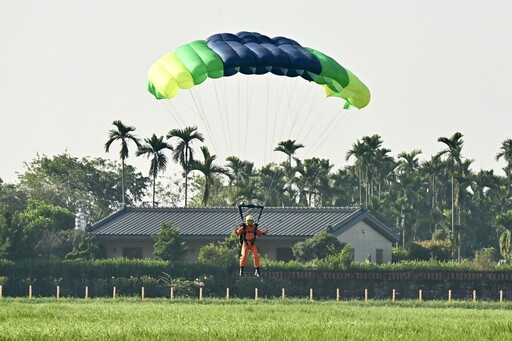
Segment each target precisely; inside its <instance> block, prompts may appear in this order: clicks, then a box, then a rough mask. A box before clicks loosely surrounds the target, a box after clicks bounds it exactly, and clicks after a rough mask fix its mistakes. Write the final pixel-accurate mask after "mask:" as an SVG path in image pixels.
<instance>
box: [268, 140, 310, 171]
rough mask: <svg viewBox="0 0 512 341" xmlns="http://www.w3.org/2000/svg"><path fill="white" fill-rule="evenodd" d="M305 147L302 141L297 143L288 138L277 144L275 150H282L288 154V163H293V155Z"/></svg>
mask: <svg viewBox="0 0 512 341" xmlns="http://www.w3.org/2000/svg"><path fill="white" fill-rule="evenodd" d="M299 148H304V145H303V144H301V143H297V144H296V143H295V140H287V141H281V142H279V143H278V144H277V147H276V148H275V149H274V151H275V152H282V153H285V154H286V155H288V165H290V166H291V165H292V156H293V154H295V152H296V151H297V149H299Z"/></svg>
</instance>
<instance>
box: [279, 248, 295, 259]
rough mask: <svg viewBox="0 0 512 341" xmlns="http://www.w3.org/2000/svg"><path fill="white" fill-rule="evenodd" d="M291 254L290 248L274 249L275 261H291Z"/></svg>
mask: <svg viewBox="0 0 512 341" xmlns="http://www.w3.org/2000/svg"><path fill="white" fill-rule="evenodd" d="M293 259H294V257H293V252H292V249H291V248H290V247H278V248H277V249H276V260H282V261H285V262H288V261H291V260H293Z"/></svg>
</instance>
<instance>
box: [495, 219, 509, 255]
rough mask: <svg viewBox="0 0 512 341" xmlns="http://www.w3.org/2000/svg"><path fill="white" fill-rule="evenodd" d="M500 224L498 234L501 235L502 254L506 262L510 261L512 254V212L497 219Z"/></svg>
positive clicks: (500, 246)
mask: <svg viewBox="0 0 512 341" xmlns="http://www.w3.org/2000/svg"><path fill="white" fill-rule="evenodd" d="M496 222H497V223H498V230H497V232H498V233H501V235H500V240H499V248H500V254H501V255H502V256H503V259H504V260H505V262H508V261H509V258H510V255H511V254H512V210H510V211H507V212H506V213H504V214H500V215H499V216H498V217H497V218H496Z"/></svg>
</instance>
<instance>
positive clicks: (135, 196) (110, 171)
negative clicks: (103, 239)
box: [10, 153, 149, 222]
mask: <svg viewBox="0 0 512 341" xmlns="http://www.w3.org/2000/svg"><path fill="white" fill-rule="evenodd" d="M25 166H26V167H27V169H28V170H27V171H26V172H25V173H23V174H21V175H20V184H19V186H18V187H17V193H18V194H13V195H14V197H13V198H12V201H11V204H10V205H18V204H17V203H18V202H19V198H18V199H16V198H17V197H19V196H21V194H20V193H22V196H26V197H30V198H31V199H34V200H41V201H44V202H45V203H47V204H51V205H54V206H60V207H64V208H66V209H68V210H69V211H71V212H74V213H76V212H79V211H82V212H87V213H88V214H89V218H90V221H92V222H94V221H97V220H99V219H102V218H104V217H106V216H107V215H109V214H110V213H112V211H114V210H115V209H117V208H118V207H119V204H120V202H121V193H120V191H119V190H118V189H119V167H118V166H117V165H116V164H115V163H114V162H112V161H109V160H105V159H101V158H95V159H90V158H82V159H78V158H76V157H72V156H71V155H69V154H67V153H63V154H60V155H56V156H54V157H52V158H49V157H47V156H44V155H43V156H39V155H38V157H37V158H36V159H34V160H32V161H31V162H30V163H26V164H25ZM125 181H126V184H127V186H126V187H127V189H129V191H128V192H127V196H126V201H127V202H128V203H134V202H137V201H139V200H141V199H142V197H143V196H144V195H145V194H146V189H147V186H148V182H149V179H148V178H147V177H144V176H142V174H141V173H136V171H135V168H133V167H132V166H126V167H125ZM18 210H19V209H18Z"/></svg>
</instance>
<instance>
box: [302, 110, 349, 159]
mask: <svg viewBox="0 0 512 341" xmlns="http://www.w3.org/2000/svg"><path fill="white" fill-rule="evenodd" d="M347 111H350V110H341V109H340V110H339V112H338V113H335V115H334V117H333V119H332V120H331V122H330V123H329V125H328V126H327V127H326V128H325V129H324V131H323V132H322V133H321V134H320V138H319V139H317V140H316V143H315V144H314V145H313V146H312V148H311V149H310V155H314V153H315V152H316V151H317V150H318V148H320V147H321V146H322V145H323V143H324V142H325V141H326V140H327V139H328V138H329V137H330V136H331V135H332V134H333V133H334V132H335V131H336V130H337V129H338V126H339V125H340V124H341V122H343V121H345V119H346V118H347V117H348V120H350V119H351V118H352V116H353V113H347ZM341 112H343V115H341V114H340V113H341ZM340 117H341V119H340ZM336 120H338V122H336V124H334V122H335V121H336ZM327 131H328V132H327Z"/></svg>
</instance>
